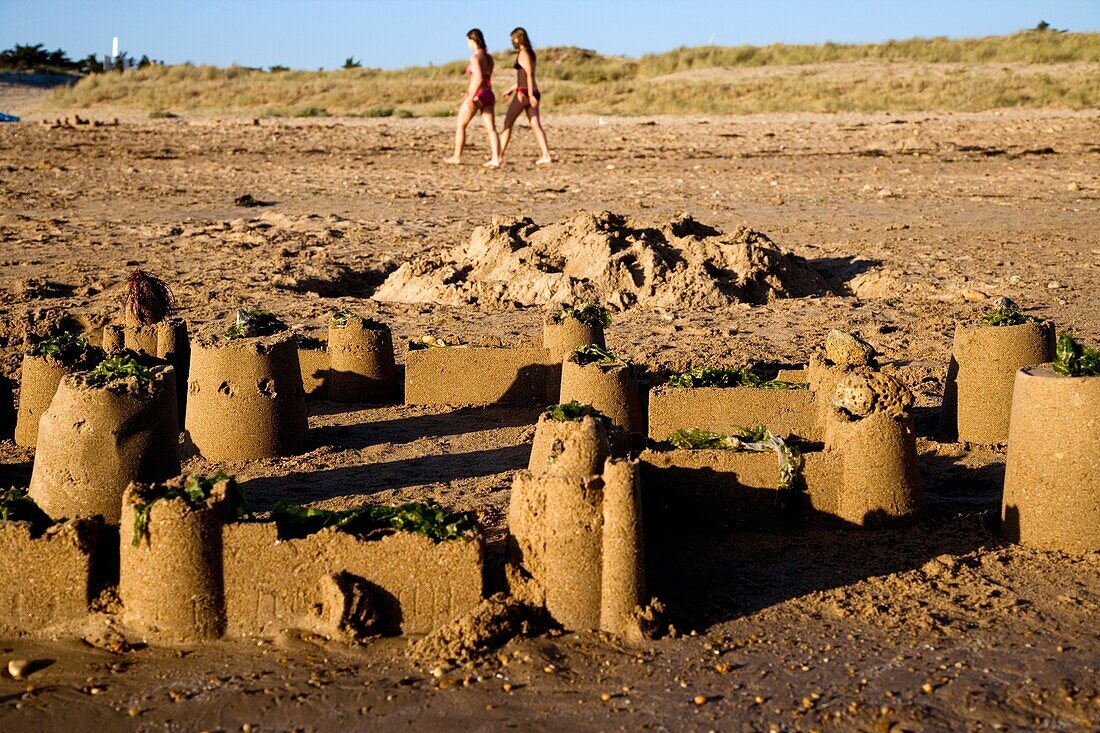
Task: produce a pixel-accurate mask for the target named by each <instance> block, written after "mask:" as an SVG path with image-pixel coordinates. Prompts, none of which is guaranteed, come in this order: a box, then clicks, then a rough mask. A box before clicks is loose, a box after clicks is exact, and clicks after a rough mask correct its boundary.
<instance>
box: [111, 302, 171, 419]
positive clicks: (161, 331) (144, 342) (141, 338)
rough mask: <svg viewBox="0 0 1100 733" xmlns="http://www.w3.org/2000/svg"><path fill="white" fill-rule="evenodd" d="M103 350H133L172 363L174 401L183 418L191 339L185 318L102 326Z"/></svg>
mask: <svg viewBox="0 0 1100 733" xmlns="http://www.w3.org/2000/svg"><path fill="white" fill-rule="evenodd" d="M103 350H104V351H105V352H107V353H108V354H112V353H115V352H117V351H123V350H130V351H136V352H138V353H141V354H147V355H149V356H153V357H156V358H158V359H162V360H163V361H165V362H167V363H168V364H171V365H172V368H173V369H175V370H176V404H177V407H178V408H179V419H180V422H183V420H184V416H185V415H186V409H187V374H188V370H189V369H190V367H191V339H190V336H189V334H188V330H187V322H186V321H184V320H183V319H182V318H167V319H165V320H163V321H158V322H157V323H153V324H149V325H143V324H137V323H127V324H124V325H119V324H112V325H108V326H106V327H105V328H104V329H103Z"/></svg>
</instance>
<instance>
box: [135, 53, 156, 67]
mask: <svg viewBox="0 0 1100 733" xmlns="http://www.w3.org/2000/svg"><path fill="white" fill-rule="evenodd" d="M152 65H153V62H152V61H151V60H150V59H149V57H148V56H146V55H145V54H142V55H141V58H140V59H138V62H137V67H138V68H139V69H144V68H145V67H146V66H152Z"/></svg>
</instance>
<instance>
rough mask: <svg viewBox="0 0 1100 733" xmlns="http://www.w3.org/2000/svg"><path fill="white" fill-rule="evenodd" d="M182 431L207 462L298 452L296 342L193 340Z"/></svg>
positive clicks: (301, 417) (303, 430) (301, 394)
mask: <svg viewBox="0 0 1100 733" xmlns="http://www.w3.org/2000/svg"><path fill="white" fill-rule="evenodd" d="M185 428H186V438H187V440H188V441H189V443H190V445H191V446H193V448H194V450H195V451H196V452H197V453H198V454H199V455H201V456H202V457H203V458H206V459H208V460H212V461H244V460H251V459H256V458H270V457H273V456H284V455H293V454H295V453H300V452H301V451H302V450H303V449H304V448H305V444H306V435H307V432H308V421H307V416H306V403H305V390H304V389H303V386H302V370H301V366H300V365H299V362H298V346H297V342H296V340H295V338H294V336H293V335H292V334H290V333H288V332H285V331H284V332H281V333H274V334H271V335H264V336H243V337H241V338H226V337H225V336H224V335H223V334H217V333H215V334H209V335H206V336H204V337H202V338H199V339H198V340H196V341H195V342H194V343H193V344H192V351H191V377H190V382H189V384H188V410H187V420H186V422H185Z"/></svg>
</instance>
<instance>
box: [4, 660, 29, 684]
mask: <svg viewBox="0 0 1100 733" xmlns="http://www.w3.org/2000/svg"><path fill="white" fill-rule="evenodd" d="M30 664H31V663H30V662H28V661H27V660H26V659H12V660H9V661H8V674H10V675H11V676H12V679H15V680H21V679H23V675H24V674H25V673H26V671H27V667H29V666H30Z"/></svg>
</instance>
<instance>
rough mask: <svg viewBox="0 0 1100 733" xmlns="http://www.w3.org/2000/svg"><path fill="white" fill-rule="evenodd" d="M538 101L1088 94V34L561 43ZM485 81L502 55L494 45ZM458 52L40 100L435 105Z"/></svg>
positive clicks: (95, 85)
mask: <svg viewBox="0 0 1100 733" xmlns="http://www.w3.org/2000/svg"><path fill="white" fill-rule="evenodd" d="M539 53H540V55H539V61H540V77H541V83H540V86H541V87H542V91H543V101H544V103H545V104H547V105H549V106H550V107H552V108H553V109H554V110H555V111H557V112H571V113H596V114H622V115H648V114H690V113H708V114H719V113H737V114H745V113H754V112H799V111H818V112H842V111H862V112H869V111H907V110H924V109H942V110H958V111H978V110H985V109H995V108H1004V107H1053V108H1063V109H1086V108H1095V107H1097V106H1100V73H1098V72H1100V33H1059V32H1054V31H1049V30H1045V31H1043V30H1034V31H1025V32H1021V33H1016V34H1013V35H1008V36H990V37H986V38H974V39H955V40H952V39H947V38H929V39H910V40H905V41H888V42H885V43H878V44H835V43H825V44H821V45H816V46H796V45H784V44H777V45H772V46H762V47H757V46H738V47H727V46H703V47H695V48H680V49H676V50H673V51H669V52H666V53H660V54H650V55H646V56H642V57H640V58H637V59H633V58H625V57H617V56H606V55H602V54H599V53H596V52H594V51H588V50H584V49H578V48H572V47H557V48H544V49H540V51H539ZM496 56H497V59H498V61H499V63H498V74H497V77H496V86H497V88H498V89H502V88H505V87H507V86H510V85H511V83H512V76H511V69H510V67H511V63H512V53H511V52H501V53H498V54H496ZM464 65H465V62H464V61H455V62H452V63H448V64H443V65H440V66H427V67H412V68H407V69H400V70H393V71H383V70H379V69H366V68H349V69H340V70H335V71H292V70H283V69H282V68H281V67H273V68H272V69H269V70H263V69H253V68H245V67H239V66H231V67H227V68H218V67H213V66H193V65H189V64H184V65H177V66H161V65H152V66H147V67H145V68H142V69H137V70H132V71H127V72H125V73H121V74H91V75H89V76H86V77H85V78H83V79H82V80H81V81H80V82H79V83H78V84H76V85H74V86H72V87H67V88H64V89H60V90H58V91H57V92H55V93H54V94H53V95H52V96H51V97H50V98H49V99H48V101H47V102H46V106H47V107H48V108H51V109H87V108H96V107H110V108H114V109H117V110H123V111H133V112H148V113H150V114H152V115H154V116H170V115H169V114H168V113H172V114H196V113H197V114H242V115H260V116H264V115H267V116H299V117H324V116H364V117H382V116H391V115H396V116H406V117H407V116H413V115H416V116H445V115H449V114H452V113H453V110H454V107H455V105H456V104H457V102H458V99H459V96H460V94H461V93H462V91H463V89H464V84H465V78H464V76H463V69H464Z"/></svg>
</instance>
